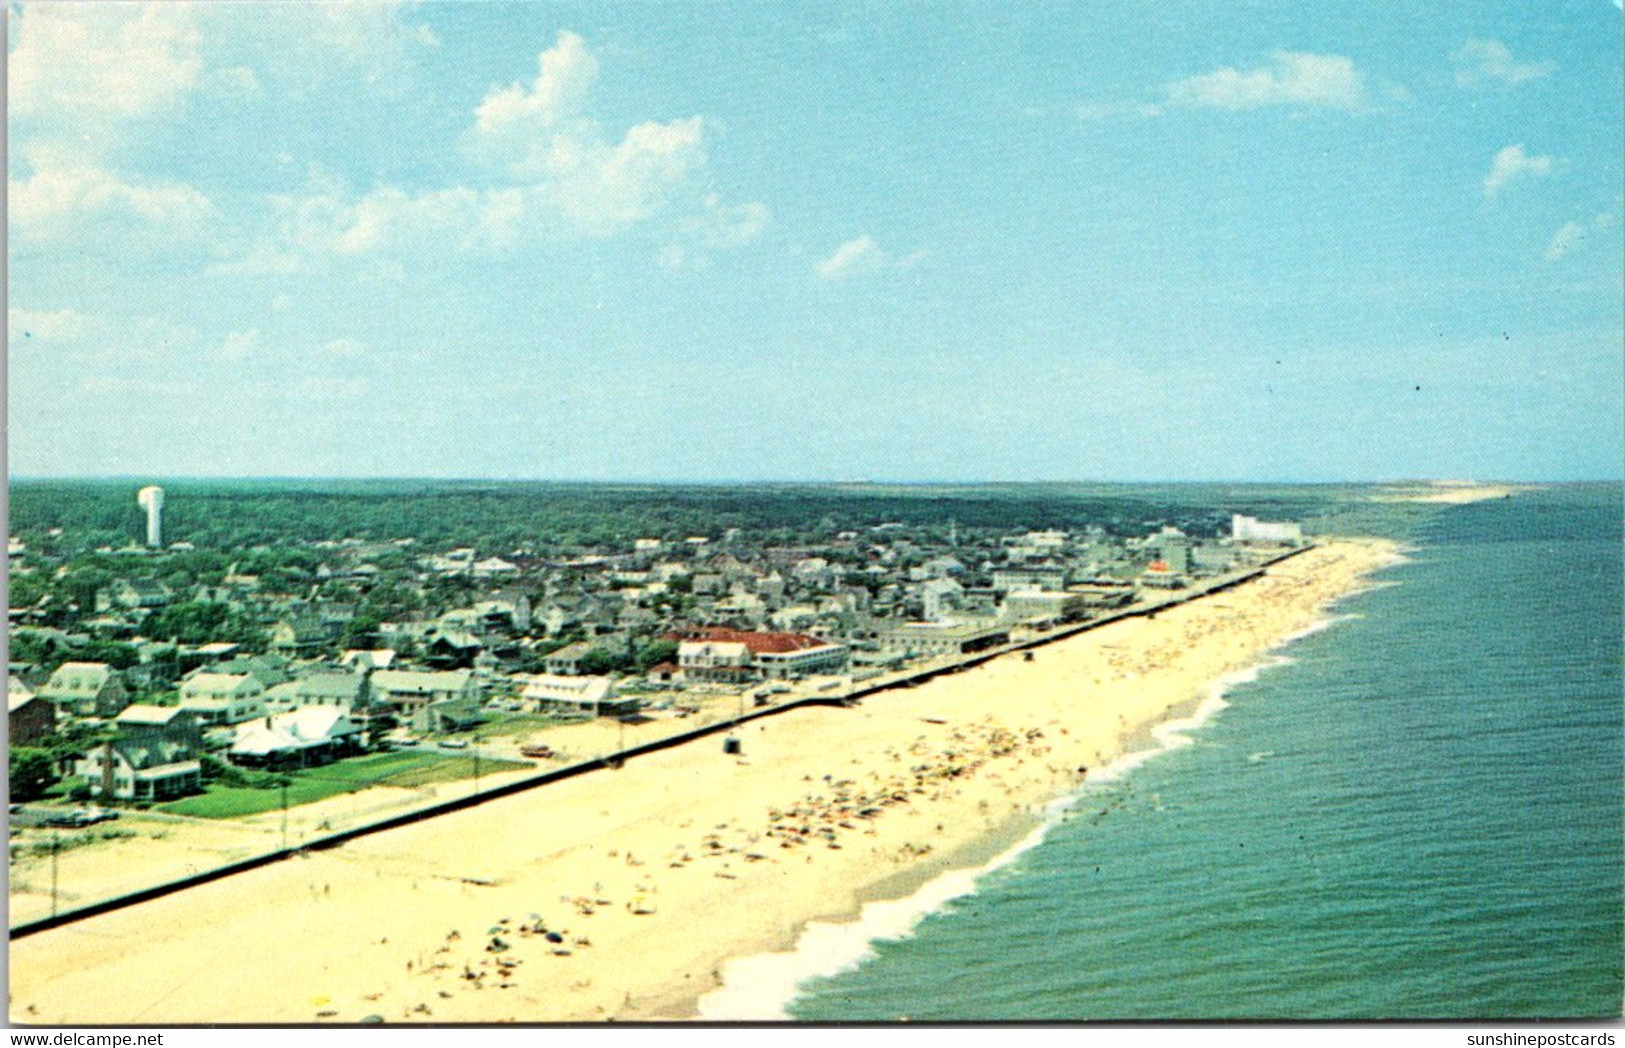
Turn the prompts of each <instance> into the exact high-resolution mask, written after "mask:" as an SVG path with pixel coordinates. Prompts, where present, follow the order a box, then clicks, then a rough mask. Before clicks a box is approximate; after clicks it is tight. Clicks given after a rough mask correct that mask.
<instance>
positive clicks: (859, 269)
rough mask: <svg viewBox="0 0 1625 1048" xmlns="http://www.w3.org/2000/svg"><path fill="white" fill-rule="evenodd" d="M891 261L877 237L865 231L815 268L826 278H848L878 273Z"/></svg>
mask: <svg viewBox="0 0 1625 1048" xmlns="http://www.w3.org/2000/svg"><path fill="white" fill-rule="evenodd" d="M890 261H891V256H890V255H888V254H887V253H886V251H885V250H884V249H883V248H882V247H881V246H880V245H879V244H878V243H876V242H875V238H874V237H872V236H870V235H869V234H867V233H865V234H863V235H862V236H860V237H854V238H853V239H851V240H848V241H847V242H846V243H844V244H842V245H841V246H840V247H838V248H836V249H835V252H834V254H832V255H830V256H829V257H828V258H826V259H824V260H823V261H821V262H819V263H818V264H817V265H816V266H814V267H813V268H815V269H816V270H817V271H818V275H819V276H821V277H823V278H824V279H825V280H846V279H848V278H850V277H855V276H861V275H862V274H865V273H878V272H879V271H880V270H882V269H885V268H886V266H887V264H888V263H889V262H890Z"/></svg>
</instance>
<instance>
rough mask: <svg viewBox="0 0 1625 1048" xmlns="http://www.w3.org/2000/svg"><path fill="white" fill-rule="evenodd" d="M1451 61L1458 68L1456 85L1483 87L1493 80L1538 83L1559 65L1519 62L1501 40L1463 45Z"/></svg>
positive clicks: (1476, 39) (1474, 39) (1504, 82)
mask: <svg viewBox="0 0 1625 1048" xmlns="http://www.w3.org/2000/svg"><path fill="white" fill-rule="evenodd" d="M1450 58H1451V61H1452V62H1453V63H1454V64H1455V66H1456V83H1457V84H1459V85H1460V86H1462V87H1479V86H1481V85H1484V84H1487V83H1490V82H1491V81H1498V82H1500V83H1503V84H1521V83H1523V82H1525V81H1526V80H1538V79H1539V78H1541V77H1543V76H1547V75H1549V74H1550V73H1551V72H1552V70H1554V69H1556V68H1557V63H1555V62H1518V61H1516V60H1515V59H1514V58H1513V57H1512V52H1511V51H1509V50H1507V46H1506V45H1505V44H1503V43H1501V41H1499V40H1487V39H1479V38H1477V37H1473V38H1471V39H1469V40H1468V41H1467V42H1466V43H1464V44H1462V45H1461V49H1460V50H1458V51H1457V52H1456V53H1455V54H1453V55H1451V56H1450Z"/></svg>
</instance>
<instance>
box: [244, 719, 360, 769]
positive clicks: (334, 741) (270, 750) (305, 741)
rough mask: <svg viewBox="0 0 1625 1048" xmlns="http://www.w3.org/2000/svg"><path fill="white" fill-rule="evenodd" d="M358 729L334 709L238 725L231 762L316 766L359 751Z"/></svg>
mask: <svg viewBox="0 0 1625 1048" xmlns="http://www.w3.org/2000/svg"><path fill="white" fill-rule="evenodd" d="M360 739H361V729H360V728H359V727H358V726H357V725H356V724H355V722H353V721H351V720H350V718H349V717H348V716H347V715H346V714H345V712H344V710H342V709H339V708H338V707H336V706H310V707H306V708H305V709H300V710H294V711H293V712H291V713H281V714H277V715H276V716H272V717H265V718H263V719H260V720H251V721H247V722H245V723H243V724H239V725H237V736H236V738H235V739H234V740H232V744H231V758H232V760H233V761H236V762H238V763H241V764H270V763H279V762H292V763H297V764H301V765H306V764H316V763H320V762H322V761H325V760H331V759H332V758H334V757H338V756H342V755H343V754H345V753H349V752H354V751H355V750H357V749H358V748H359V744H360Z"/></svg>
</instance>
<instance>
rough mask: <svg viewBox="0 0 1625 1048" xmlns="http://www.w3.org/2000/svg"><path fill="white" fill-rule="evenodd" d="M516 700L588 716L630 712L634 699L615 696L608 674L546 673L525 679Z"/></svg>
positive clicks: (634, 704) (546, 709) (543, 707)
mask: <svg viewBox="0 0 1625 1048" xmlns="http://www.w3.org/2000/svg"><path fill="white" fill-rule="evenodd" d="M519 697H520V699H522V700H524V701H525V702H527V703H535V704H536V708H537V709H538V710H543V711H557V712H563V713H576V714H584V715H586V716H588V717H599V716H616V715H619V714H623V713H632V712H634V711H635V710H636V709H637V708H638V705H639V703H638V700H637V699H630V698H619V697H617V696H616V694H615V684H614V682H613V681H611V680H610V679H609V678H608V677H562V676H558V675H555V674H550V673H542V674H537V675H536V676H533V677H531V678H529V679H528V681H527V682H526V684H525V686H524V688H522V689H521V690H520V692H519Z"/></svg>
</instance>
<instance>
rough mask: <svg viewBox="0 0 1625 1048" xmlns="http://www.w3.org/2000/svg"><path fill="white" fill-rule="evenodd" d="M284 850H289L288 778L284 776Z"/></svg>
mask: <svg viewBox="0 0 1625 1048" xmlns="http://www.w3.org/2000/svg"><path fill="white" fill-rule="evenodd" d="M282 850H283V851H287V850H288V778H287V776H283V777H282Z"/></svg>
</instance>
